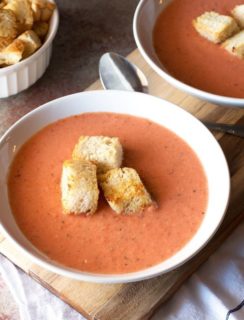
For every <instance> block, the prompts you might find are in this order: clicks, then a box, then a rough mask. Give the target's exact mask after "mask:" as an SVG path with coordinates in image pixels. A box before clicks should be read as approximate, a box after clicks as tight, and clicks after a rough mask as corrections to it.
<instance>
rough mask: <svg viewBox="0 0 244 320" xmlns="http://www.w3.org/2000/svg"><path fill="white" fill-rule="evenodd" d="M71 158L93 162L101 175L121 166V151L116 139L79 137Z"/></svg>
mask: <svg viewBox="0 0 244 320" xmlns="http://www.w3.org/2000/svg"><path fill="white" fill-rule="evenodd" d="M72 158H73V159H85V160H89V161H91V162H93V163H94V164H96V166H97V171H98V173H101V172H106V171H108V170H110V169H114V168H119V167H120V166H121V163H122V158H123V149H122V146H121V144H120V141H119V138H117V137H104V136H81V137H80V138H79V141H78V143H77V144H76V146H75V148H74V150H73V154H72Z"/></svg>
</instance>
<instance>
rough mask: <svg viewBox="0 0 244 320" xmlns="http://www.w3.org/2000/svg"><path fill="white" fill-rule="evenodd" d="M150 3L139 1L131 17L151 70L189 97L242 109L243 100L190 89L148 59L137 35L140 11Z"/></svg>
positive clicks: (139, 39)
mask: <svg viewBox="0 0 244 320" xmlns="http://www.w3.org/2000/svg"><path fill="white" fill-rule="evenodd" d="M150 1H154V0H140V2H139V3H138V5H137V7H136V10H135V13H134V17H133V34H134V38H135V42H136V45H137V47H138V49H139V51H140V53H141V54H142V56H143V58H144V59H145V60H146V62H147V63H148V64H149V65H150V66H151V67H152V69H154V70H155V71H156V72H157V73H158V74H159V75H160V76H161V77H162V78H164V79H165V80H166V81H167V82H168V83H170V84H171V85H173V86H174V87H176V88H178V89H180V90H182V91H185V92H187V93H189V94H191V95H194V96H196V97H198V98H202V99H203V100H208V101H211V102H214V103H216V104H223V105H229V106H232V107H239V108H244V98H234V97H233V98H232V97H228V96H221V95H217V94H214V93H210V92H207V91H203V90H201V89H198V88H196V87H192V86H190V85H188V84H186V83H184V82H182V81H180V80H178V79H176V78H175V77H173V76H172V75H170V74H169V73H167V72H166V71H164V70H163V69H161V68H160V67H159V66H158V65H157V64H156V63H155V62H154V61H153V60H152V59H151V58H150V56H149V55H148V54H147V51H146V50H145V49H144V47H143V44H142V41H141V37H140V35H139V19H140V15H141V13H142V10H143V9H144V6H145V5H146V4H147V3H148V2H150Z"/></svg>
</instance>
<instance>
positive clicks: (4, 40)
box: [0, 37, 13, 51]
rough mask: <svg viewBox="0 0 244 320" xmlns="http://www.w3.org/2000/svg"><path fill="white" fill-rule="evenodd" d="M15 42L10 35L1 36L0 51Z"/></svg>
mask: <svg viewBox="0 0 244 320" xmlns="http://www.w3.org/2000/svg"><path fill="white" fill-rule="evenodd" d="M11 42H13V39H12V38H9V37H0V51H2V50H3V49H5V48H6V47H7V46H8V45H10V43H11Z"/></svg>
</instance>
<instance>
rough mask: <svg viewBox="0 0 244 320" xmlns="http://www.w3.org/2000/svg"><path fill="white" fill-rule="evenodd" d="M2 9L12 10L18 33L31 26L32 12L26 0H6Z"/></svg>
mask: <svg viewBox="0 0 244 320" xmlns="http://www.w3.org/2000/svg"><path fill="white" fill-rule="evenodd" d="M4 9H9V10H12V11H13V13H14V14H15V16H16V18H17V22H18V29H19V33H22V32H24V31H26V30H29V29H31V28H32V25H33V13H32V10H31V5H30V3H29V1H28V0H8V3H7V5H6V6H5V7H4Z"/></svg>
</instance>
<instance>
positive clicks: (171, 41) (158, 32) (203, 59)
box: [153, 0, 244, 98]
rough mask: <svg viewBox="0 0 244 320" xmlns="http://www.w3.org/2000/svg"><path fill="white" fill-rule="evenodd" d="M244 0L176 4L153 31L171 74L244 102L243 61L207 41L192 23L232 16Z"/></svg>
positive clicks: (188, 0)
mask: <svg viewBox="0 0 244 320" xmlns="http://www.w3.org/2000/svg"><path fill="white" fill-rule="evenodd" d="M243 3H244V2H243V0H215V1H212V0H194V1H193V0H174V1H172V3H170V5H169V6H168V7H167V8H166V9H165V10H164V11H163V12H162V13H161V14H160V16H159V18H158V20H157V22H156V25H155V28H154V35H153V38H154V47H155V50H156V53H157V55H158V57H159V59H160V61H161V62H162V64H163V65H164V67H165V68H166V69H167V70H168V72H169V73H170V74H172V75H173V76H174V77H175V78H177V79H179V80H181V81H182V82H184V83H186V84H188V85H191V86H193V87H196V88H198V89H202V90H204V91H208V92H211V93H215V94H218V95H223V96H228V97H236V98H244V76H243V75H244V60H241V59H239V58H237V57H235V56H233V55H231V54H230V53H228V52H227V51H226V50H225V49H223V48H222V47H221V46H220V45H216V44H214V43H212V42H210V41H208V40H206V39H205V38H203V37H201V36H200V35H199V34H198V33H197V32H196V30H195V29H194V27H193V25H192V20H193V19H195V18H196V17H198V16H200V15H201V14H203V13H204V12H206V11H216V12H218V13H220V14H225V15H230V11H231V10H232V9H233V8H234V7H235V6H236V5H239V4H243Z"/></svg>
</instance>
